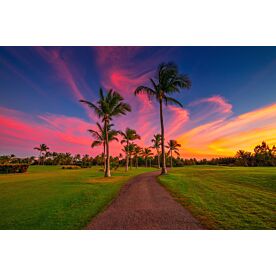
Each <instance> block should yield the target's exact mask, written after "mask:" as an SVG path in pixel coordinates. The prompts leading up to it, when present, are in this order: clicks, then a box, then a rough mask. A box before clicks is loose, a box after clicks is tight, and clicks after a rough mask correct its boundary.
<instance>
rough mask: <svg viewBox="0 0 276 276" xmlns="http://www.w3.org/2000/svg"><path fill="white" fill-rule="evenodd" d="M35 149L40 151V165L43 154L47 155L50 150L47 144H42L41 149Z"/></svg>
mask: <svg viewBox="0 0 276 276" xmlns="http://www.w3.org/2000/svg"><path fill="white" fill-rule="evenodd" d="M34 149H35V150H38V151H39V164H40V161H41V155H42V154H43V152H45V153H46V152H47V151H48V150H49V148H48V147H47V146H46V145H45V144H40V145H39V147H35V148H34Z"/></svg>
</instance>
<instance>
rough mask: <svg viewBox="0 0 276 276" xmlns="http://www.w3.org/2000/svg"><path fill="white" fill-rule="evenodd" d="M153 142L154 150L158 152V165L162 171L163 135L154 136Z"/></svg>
mask: <svg viewBox="0 0 276 276" xmlns="http://www.w3.org/2000/svg"><path fill="white" fill-rule="evenodd" d="M153 137H154V138H153V139H152V140H151V142H152V143H153V146H152V148H153V149H155V150H156V153H157V163H158V169H160V146H161V134H154V135H153Z"/></svg>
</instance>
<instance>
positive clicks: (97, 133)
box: [88, 123, 118, 170]
mask: <svg viewBox="0 0 276 276" xmlns="http://www.w3.org/2000/svg"><path fill="white" fill-rule="evenodd" d="M96 125H97V127H98V130H93V129H88V131H89V132H90V133H91V135H92V137H93V138H94V139H95V140H94V141H93V142H92V144H91V148H94V147H97V146H103V163H104V170H105V165H106V161H105V160H106V156H105V152H106V150H105V149H106V147H105V129H104V127H102V126H101V125H100V124H99V123H96ZM112 126H113V124H109V125H108V126H107V131H108V141H114V140H115V141H118V138H117V137H116V136H117V134H118V131H116V130H114V129H111V127H112Z"/></svg>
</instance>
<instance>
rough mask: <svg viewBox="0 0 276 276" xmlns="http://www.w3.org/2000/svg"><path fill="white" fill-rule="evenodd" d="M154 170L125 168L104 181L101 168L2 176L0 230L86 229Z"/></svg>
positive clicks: (45, 168) (43, 168) (35, 170)
mask: <svg viewBox="0 0 276 276" xmlns="http://www.w3.org/2000/svg"><path fill="white" fill-rule="evenodd" d="M150 170H152V169H146V168H139V169H132V170H130V171H129V172H127V173H126V172H124V169H123V168H120V169H118V170H117V171H115V172H113V176H112V177H111V178H108V179H107V178H104V177H103V172H101V171H100V168H99V167H94V168H91V169H78V170H62V169H61V167H58V166H31V167H30V168H29V170H28V172H27V173H24V174H9V175H3V174H2V175H0V229H82V228H84V227H85V226H86V225H87V224H88V223H89V222H90V221H91V219H92V218H93V217H94V216H95V215H96V214H97V213H99V212H100V211H101V210H103V208H104V207H105V206H106V205H107V204H108V203H110V202H111V200H112V199H113V198H114V197H115V196H116V195H117V194H118V192H119V190H120V188H121V186H122V185H123V184H124V183H125V182H126V181H127V180H128V179H129V178H131V177H133V176H135V175H137V174H140V173H143V172H146V171H150Z"/></svg>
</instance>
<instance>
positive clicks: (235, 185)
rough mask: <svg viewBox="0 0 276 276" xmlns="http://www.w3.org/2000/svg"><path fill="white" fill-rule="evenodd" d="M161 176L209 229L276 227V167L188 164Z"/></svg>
mask: <svg viewBox="0 0 276 276" xmlns="http://www.w3.org/2000/svg"><path fill="white" fill-rule="evenodd" d="M159 180H160V182H161V184H162V185H164V186H165V187H166V188H167V190H168V191H169V192H170V193H171V194H172V195H173V197H174V198H175V199H176V200H177V201H179V202H180V203H181V204H182V205H183V206H184V207H186V208H187V209H189V210H190V211H191V213H192V214H193V215H194V216H195V217H196V218H198V219H199V221H200V222H201V223H202V224H203V225H205V226H206V227H207V228H209V229H276V168H272V167H255V168H246V167H221V166H186V167H183V168H174V169H172V170H171V171H170V172H169V174H168V175H166V176H161V177H159Z"/></svg>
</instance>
